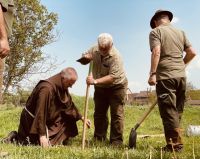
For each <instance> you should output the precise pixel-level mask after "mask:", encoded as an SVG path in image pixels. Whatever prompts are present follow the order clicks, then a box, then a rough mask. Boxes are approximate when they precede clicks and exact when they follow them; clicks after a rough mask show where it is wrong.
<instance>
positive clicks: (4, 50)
mask: <svg viewBox="0 0 200 159" xmlns="http://www.w3.org/2000/svg"><path fill="white" fill-rule="evenodd" d="M9 52H10V46H9V44H8V40H7V39H6V38H3V39H0V58H1V59H3V58H5V57H6V56H7V55H8V54H9Z"/></svg>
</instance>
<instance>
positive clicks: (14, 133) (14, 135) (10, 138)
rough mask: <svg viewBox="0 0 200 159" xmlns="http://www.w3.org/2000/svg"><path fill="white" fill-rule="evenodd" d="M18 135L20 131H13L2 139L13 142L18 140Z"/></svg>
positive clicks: (5, 141)
mask: <svg viewBox="0 0 200 159" xmlns="http://www.w3.org/2000/svg"><path fill="white" fill-rule="evenodd" d="M17 136H18V133H17V131H11V132H10V133H9V134H8V136H7V137H5V138H3V139H2V142H3V143H7V144H9V143H13V142H16V141H17Z"/></svg>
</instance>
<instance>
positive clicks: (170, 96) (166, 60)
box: [148, 10, 196, 151]
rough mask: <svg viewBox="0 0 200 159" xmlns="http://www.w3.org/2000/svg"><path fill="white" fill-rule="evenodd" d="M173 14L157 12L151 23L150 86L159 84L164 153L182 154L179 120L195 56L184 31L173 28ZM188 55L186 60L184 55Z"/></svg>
mask: <svg viewBox="0 0 200 159" xmlns="http://www.w3.org/2000/svg"><path fill="white" fill-rule="evenodd" d="M172 18H173V14H172V13H171V12H170V11H166V10H158V11H157V12H156V13H155V15H154V16H153V17H152V19H151V21H150V25H151V28H152V29H153V30H152V31H151V32H150V35H149V42H150V49H151V51H152V55H151V69H150V77H149V80H148V83H149V84H150V85H156V93H157V100H158V106H159V110H160V115H161V118H162V121H163V125H164V132H165V138H166V142H167V145H166V147H164V150H169V151H172V150H173V149H174V150H175V151H180V150H182V148H183V143H182V140H181V136H180V119H181V115H182V113H183V109H184V100H185V91H186V75H185V67H186V65H187V64H188V63H189V62H190V61H191V60H192V59H193V58H194V56H195V55H196V53H195V51H194V50H193V48H192V46H191V44H190V43H189V41H188V39H187V38H186V35H185V33H184V32H183V31H181V30H179V29H177V28H175V27H173V26H172V25H171V24H170V21H171V20H172ZM184 51H185V56H184V57H183V52H184Z"/></svg>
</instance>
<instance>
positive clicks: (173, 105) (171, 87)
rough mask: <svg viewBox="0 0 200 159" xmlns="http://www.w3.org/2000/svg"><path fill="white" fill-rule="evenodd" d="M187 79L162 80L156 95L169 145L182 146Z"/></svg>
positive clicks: (158, 84) (158, 83)
mask: <svg viewBox="0 0 200 159" xmlns="http://www.w3.org/2000/svg"><path fill="white" fill-rule="evenodd" d="M185 91H186V78H183V77H182V78H176V79H167V80H160V81H158V82H157V85H156V93H157V99H158V106H159V111H160V116H161V118H162V122H163V126H164V131H165V138H166V142H167V145H169V144H172V143H173V145H181V144H182V140H181V135H180V120H181V115H182V113H183V109H184V102H185Z"/></svg>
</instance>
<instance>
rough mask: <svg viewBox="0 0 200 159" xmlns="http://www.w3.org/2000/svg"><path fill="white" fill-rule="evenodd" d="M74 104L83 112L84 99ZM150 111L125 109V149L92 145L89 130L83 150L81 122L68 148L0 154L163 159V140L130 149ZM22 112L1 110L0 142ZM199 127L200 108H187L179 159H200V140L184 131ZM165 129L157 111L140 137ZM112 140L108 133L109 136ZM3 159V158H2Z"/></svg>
mask: <svg viewBox="0 0 200 159" xmlns="http://www.w3.org/2000/svg"><path fill="white" fill-rule="evenodd" d="M73 98H74V102H75V103H76V104H77V107H79V109H80V112H83V107H84V98H81V97H76V96H73ZM147 109H148V107H147V106H128V105H127V106H125V128H124V146H123V147H120V148H113V147H111V146H110V145H109V143H108V142H105V143H100V142H95V141H93V130H94V127H93V125H92V128H91V129H88V130H87V136H86V138H87V140H86V147H85V149H84V150H81V138H82V123H81V122H80V121H79V122H78V127H79V135H78V136H76V137H75V138H73V139H70V141H69V143H68V145H67V146H55V147H51V148H47V149H43V148H41V147H40V146H19V145H14V144H2V143H1V144H0V151H7V152H8V153H9V156H8V157H7V158H9V159H107V158H108V159H148V158H150V154H151V158H152V159H160V147H161V146H164V145H165V139H164V137H149V138H139V137H138V138H137V149H136V150H132V149H128V148H127V145H128V137H129V133H130V130H131V128H132V127H133V126H134V125H135V124H136V122H137V120H138V119H139V118H140V117H141V116H142V115H143V114H144V112H145V111H146V110H147ZM21 110H22V108H20V107H13V106H12V105H3V106H1V108H0V125H1V129H0V130H1V131H0V138H3V137H5V136H6V135H7V134H8V132H9V131H12V130H17V128H18V124H19V118H20V113H21ZM88 116H89V118H90V119H91V120H92V121H93V118H92V116H93V102H92V100H90V102H89V111H88ZM190 124H191V125H200V107H190V106H187V107H186V108H185V111H184V114H183V118H182V125H181V127H182V129H183V140H184V151H183V152H181V153H176V156H177V158H178V159H193V142H194V154H195V157H196V159H200V136H195V137H187V136H186V135H185V131H186V129H187V127H188V125H190ZM162 133H163V127H162V123H161V119H160V116H159V111H158V108H157V107H156V108H155V109H154V110H153V111H152V112H151V114H150V115H149V117H148V118H147V119H146V120H145V121H144V123H142V125H141V126H140V127H139V128H138V130H137V134H138V135H147V134H148V135H155V134H162ZM108 137H109V132H108ZM0 158H1V157H0ZM172 158H173V154H172V153H163V159H172Z"/></svg>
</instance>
